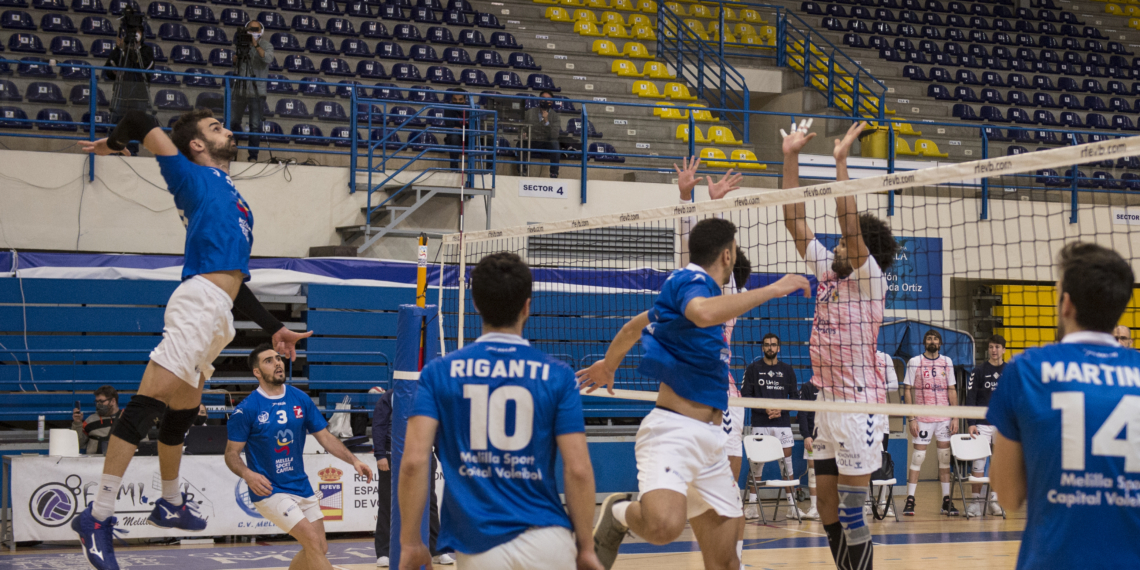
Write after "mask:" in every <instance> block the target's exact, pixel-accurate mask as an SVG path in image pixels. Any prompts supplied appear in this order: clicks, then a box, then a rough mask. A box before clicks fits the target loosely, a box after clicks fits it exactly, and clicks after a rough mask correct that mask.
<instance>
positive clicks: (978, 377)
mask: <svg viewBox="0 0 1140 570" xmlns="http://www.w3.org/2000/svg"><path fill="white" fill-rule="evenodd" d="M1004 371H1005V337H1003V336H1001V335H1000V334H995V335H993V336H991V337H990V340H989V342H987V343H986V361H985V362H983V363H982V365H981V366H978V367H977V368H974V371H973V372H972V373H971V374H970V380H969V382H968V383H967V384H966V404H965V405H967V406H982V407H988V406H989V405H990V399H991V398H993V394H994V390H997V385H998V380H999V379H1000V378H1001V375H1002V373H1003V372H1004ZM966 425H967V426H969V431H970V437H974V438H976V437H978V436H985V437H986V438H988V439H989V440H990V445H991V447H992V446H993V441H994V426H992V425H990V423H989V422H988V421H986V420H975V419H968V420H966ZM971 471H973V474H974V477H985V475H986V460H985V459H979V460H977V461H975V462H974V465H973V469H972V470H971ZM972 487H973V488H972V489H971V491H972V495H973V498H974V499H980V498H982V484H981V483H975V484H974V485H973V486H972ZM987 504H988V505H989V509H990V514H991V515H995V516H1001V514H1002V509H1001V505H999V504H998V500H997V493H995V492H992V491H991V492H990V497H989V501H988V502H987ZM966 510H967V511H969V514H970V516H972V517H978V516H981V515H982V504H981V502H980V501H975V502H972V503H970V506H969V507H967V509H966Z"/></svg>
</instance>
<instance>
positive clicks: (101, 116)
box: [0, 108, 111, 133]
mask: <svg viewBox="0 0 1140 570" xmlns="http://www.w3.org/2000/svg"><path fill="white" fill-rule="evenodd" d="M0 109H2V108H0ZM81 122H84V123H88V124H87V125H84V126H83V127H81V128H82V129H83V132H85V133H89V132H91V126H90V122H91V112H90V111H88V112H86V113H83V119H82V120H81ZM110 130H111V113H110V112H109V111H95V132H97V133H106V132H108V131H110Z"/></svg>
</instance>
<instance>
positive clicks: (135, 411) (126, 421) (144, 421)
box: [111, 394, 166, 445]
mask: <svg viewBox="0 0 1140 570" xmlns="http://www.w3.org/2000/svg"><path fill="white" fill-rule="evenodd" d="M165 412H166V404H163V403H162V401H161V400H156V399H154V398H151V397H150V396H142V395H139V394H135V395H134V396H131V401H130V402H127V407H125V408H123V413H122V414H120V415H119V419H118V420H116V421H115V427H114V428H113V429H112V430H111V435H113V436H115V437H117V438H119V439H121V440H123V441H125V442H127V443H129V444H131V445H138V444H139V442H140V441H142V439H143V438H144V437H146V432H148V431H150V428H151V427H153V426H154V420H156V419H158V418H159V417H161V416H162V414H163V413H165Z"/></svg>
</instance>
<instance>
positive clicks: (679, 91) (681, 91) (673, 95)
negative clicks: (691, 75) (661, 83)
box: [665, 81, 697, 101]
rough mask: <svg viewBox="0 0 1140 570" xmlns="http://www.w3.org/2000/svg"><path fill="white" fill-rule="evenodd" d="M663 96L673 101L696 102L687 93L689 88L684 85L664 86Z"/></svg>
mask: <svg viewBox="0 0 1140 570" xmlns="http://www.w3.org/2000/svg"><path fill="white" fill-rule="evenodd" d="M665 95H667V96H668V97H669V98H670V99H673V100H674V101H677V100H680V101H696V100H697V98H696V97H693V95H692V94H691V93H689V88H688V87H687V86H686V85H685V84H684V83H677V82H675V81H674V82H670V83H666V84H665Z"/></svg>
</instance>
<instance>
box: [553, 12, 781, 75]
mask: <svg viewBox="0 0 1140 570" xmlns="http://www.w3.org/2000/svg"><path fill="white" fill-rule="evenodd" d="M574 31H575V32H578V35H580V36H599V37H600V36H602V32H600V31H598V26H597V25H596V24H594V23H593V22H587V21H585V20H578V21H577V22H574ZM801 69H802V68H801Z"/></svg>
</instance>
